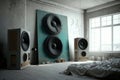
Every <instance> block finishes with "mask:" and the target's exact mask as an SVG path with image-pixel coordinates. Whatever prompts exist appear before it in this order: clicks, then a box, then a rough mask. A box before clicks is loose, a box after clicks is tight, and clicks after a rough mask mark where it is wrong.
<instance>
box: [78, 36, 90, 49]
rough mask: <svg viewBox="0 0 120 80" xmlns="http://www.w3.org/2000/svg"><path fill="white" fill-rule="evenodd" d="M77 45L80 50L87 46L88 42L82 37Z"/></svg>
mask: <svg viewBox="0 0 120 80" xmlns="http://www.w3.org/2000/svg"><path fill="white" fill-rule="evenodd" d="M78 46H79V48H80V49H81V50H84V49H86V48H87V47H88V42H87V40H86V39H84V38H82V39H80V40H79V42H78Z"/></svg>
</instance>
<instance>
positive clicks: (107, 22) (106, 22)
mask: <svg viewBox="0 0 120 80" xmlns="http://www.w3.org/2000/svg"><path fill="white" fill-rule="evenodd" d="M111 20H112V16H104V17H102V18H101V25H102V26H107V25H111V23H112V21H111Z"/></svg>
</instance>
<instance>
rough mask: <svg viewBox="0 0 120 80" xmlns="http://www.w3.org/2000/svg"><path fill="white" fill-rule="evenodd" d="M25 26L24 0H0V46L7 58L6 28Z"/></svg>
mask: <svg viewBox="0 0 120 80" xmlns="http://www.w3.org/2000/svg"><path fill="white" fill-rule="evenodd" d="M24 27H25V0H0V46H2V47H3V48H2V49H3V53H4V56H5V57H6V58H7V55H8V54H9V53H8V52H7V48H8V47H7V30H8V29H10V28H24ZM0 53H1V50H0Z"/></svg>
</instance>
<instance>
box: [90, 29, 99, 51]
mask: <svg viewBox="0 0 120 80" xmlns="http://www.w3.org/2000/svg"><path fill="white" fill-rule="evenodd" d="M89 50H90V51H100V28H97V29H91V30H90V48H89Z"/></svg>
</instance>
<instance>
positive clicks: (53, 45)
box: [44, 36, 63, 58]
mask: <svg viewBox="0 0 120 80" xmlns="http://www.w3.org/2000/svg"><path fill="white" fill-rule="evenodd" d="M62 47H63V45H62V42H61V40H60V39H59V38H58V37H55V36H50V37H47V38H46V40H45V41H44V51H45V52H46V53H47V55H48V56H49V57H51V58H56V57H58V56H60V54H61V52H62Z"/></svg>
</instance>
